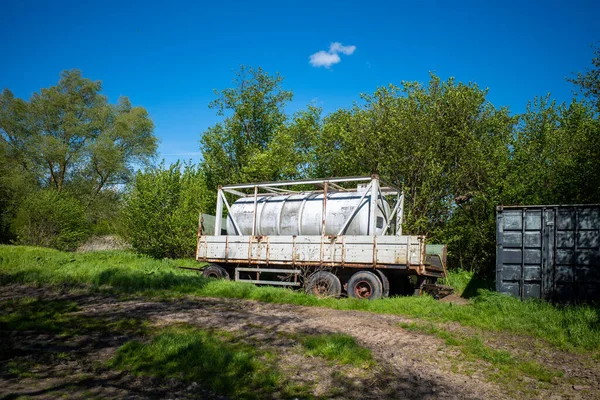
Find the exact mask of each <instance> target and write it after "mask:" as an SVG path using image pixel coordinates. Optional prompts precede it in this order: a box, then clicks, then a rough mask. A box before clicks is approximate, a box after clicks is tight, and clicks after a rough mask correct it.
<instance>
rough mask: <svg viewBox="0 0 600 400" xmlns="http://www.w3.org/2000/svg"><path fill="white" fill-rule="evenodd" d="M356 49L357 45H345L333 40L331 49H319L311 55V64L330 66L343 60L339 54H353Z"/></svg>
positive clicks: (314, 65)
mask: <svg viewBox="0 0 600 400" xmlns="http://www.w3.org/2000/svg"><path fill="white" fill-rule="evenodd" d="M354 50H356V46H344V45H343V44H341V43H340V42H333V43H331V45H330V46H329V50H328V51H325V50H321V51H317V52H316V53H315V54H311V55H310V57H309V62H310V65H312V66H313V67H317V68H318V67H325V68H329V67H331V66H332V65H334V64H337V63H339V62H340V61H342V59H341V58H340V56H339V54H340V53H341V54H344V55H347V56H349V55H351V54H352V53H354Z"/></svg>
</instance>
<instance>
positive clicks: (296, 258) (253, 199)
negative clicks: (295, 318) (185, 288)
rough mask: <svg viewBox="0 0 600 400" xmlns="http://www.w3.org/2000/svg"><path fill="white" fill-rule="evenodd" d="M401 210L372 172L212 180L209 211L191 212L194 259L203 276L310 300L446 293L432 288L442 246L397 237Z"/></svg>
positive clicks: (398, 198)
mask: <svg viewBox="0 0 600 400" xmlns="http://www.w3.org/2000/svg"><path fill="white" fill-rule="evenodd" d="M228 198H229V200H228ZM230 200H231V204H230ZM403 209H404V195H403V193H402V191H401V190H400V189H399V188H397V187H395V186H394V185H391V184H388V183H385V182H382V181H381V180H380V179H379V177H378V176H377V175H372V176H361V177H345V178H328V179H307V180H294V181H280V182H261V183H248V184H235V185H226V186H220V187H219V188H218V191H217V207H216V216H210V215H206V214H201V215H200V220H199V227H198V243H197V249H196V259H197V261H201V262H207V263H209V265H208V266H207V267H206V268H204V270H203V274H204V275H205V276H207V277H212V278H221V279H230V278H232V277H233V279H235V280H236V281H245V282H252V283H254V284H268V285H279V286H287V287H301V286H302V287H304V288H305V289H306V290H307V292H309V293H313V294H315V295H317V296H332V297H339V296H340V295H342V294H344V293H346V294H347V295H348V296H349V297H354V298H359V299H376V298H380V297H386V296H388V295H389V293H390V291H400V290H401V289H403V290H404V291H406V290H407V288H410V290H411V291H413V292H414V293H415V294H420V293H422V292H423V291H430V292H432V293H433V294H434V295H438V296H439V295H441V294H445V293H448V288H444V287H442V286H441V285H437V284H436V281H437V279H439V278H444V277H446V267H445V262H446V247H445V246H440V245H437V246H433V245H430V246H427V245H426V239H425V237H424V236H414V235H404V234H403V232H402V219H403ZM224 212H226V217H225V218H223V213H224ZM410 282H412V286H411V284H410Z"/></svg>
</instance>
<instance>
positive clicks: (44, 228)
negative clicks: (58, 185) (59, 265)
mask: <svg viewBox="0 0 600 400" xmlns="http://www.w3.org/2000/svg"><path fill="white" fill-rule="evenodd" d="M87 225H88V224H87V221H86V218H85V210H84V208H83V206H82V205H81V203H80V202H79V201H78V200H77V199H75V198H74V197H73V196H71V195H69V194H68V193H64V192H58V191H56V190H54V189H44V190H41V191H38V192H35V193H33V194H31V195H29V196H28V197H26V198H25V200H24V201H23V202H22V203H21V204H20V205H19V207H18V209H17V215H16V218H15V220H14V222H13V229H14V231H15V233H16V236H17V242H18V243H20V244H26V245H32V246H43V247H53V248H55V249H59V250H73V249H75V248H76V247H77V246H78V245H79V244H81V243H82V242H83V241H84V240H85V239H86V238H87V237H88V233H89V232H88V228H87Z"/></svg>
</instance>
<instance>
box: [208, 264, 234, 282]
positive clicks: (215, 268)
mask: <svg viewBox="0 0 600 400" xmlns="http://www.w3.org/2000/svg"><path fill="white" fill-rule="evenodd" d="M202 276H204V277H206V278H214V279H229V273H228V272H227V270H226V269H225V268H223V267H221V266H220V265H219V264H208V267H206V268H204V269H203V270H202Z"/></svg>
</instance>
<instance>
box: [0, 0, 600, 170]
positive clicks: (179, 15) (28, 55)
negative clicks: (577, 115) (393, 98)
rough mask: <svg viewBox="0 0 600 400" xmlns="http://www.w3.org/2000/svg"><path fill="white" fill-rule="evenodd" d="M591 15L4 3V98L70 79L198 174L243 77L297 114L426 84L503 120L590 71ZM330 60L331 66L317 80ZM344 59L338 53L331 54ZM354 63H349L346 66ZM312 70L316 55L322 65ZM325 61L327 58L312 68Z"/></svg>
mask: <svg viewBox="0 0 600 400" xmlns="http://www.w3.org/2000/svg"><path fill="white" fill-rule="evenodd" d="M599 16H600V2H598V1H586V0H572V1H526V0H521V1H428V2H417V1H411V2H404V1H390V2H367V1H357V2H354V1H337V2H333V1H331V2H330V1H304V2H285V1H260V0H253V1H247V2H242V1H236V2H231V1H213V2H198V1H196V2H194V1H190V2H178V1H170V2H152V1H144V2H129V1H118V2H112V1H76V2H63V1H46V2H31V1H7V0H3V1H1V2H0V38H2V40H0V55H1V57H2V61H1V62H0V88H4V87H8V88H10V89H11V90H12V91H13V92H15V94H16V95H17V96H19V97H23V98H29V97H30V96H31V94H32V93H33V92H35V91H38V90H39V89H40V88H42V87H47V86H50V85H53V84H56V82H57V81H58V78H59V73H60V71H62V70H65V69H71V68H78V69H80V70H82V72H83V74H84V76H86V77H88V78H91V79H94V80H101V81H102V82H103V85H104V86H103V87H104V93H105V94H106V95H108V96H109V99H110V101H111V102H115V101H116V100H117V99H118V97H119V95H126V96H129V98H130V99H131V101H132V102H133V104H134V105H141V106H144V107H145V108H146V109H147V110H148V111H149V113H150V115H151V117H152V119H153V120H154V122H155V124H156V131H155V133H156V134H157V136H159V138H160V139H161V144H160V147H159V151H160V153H161V156H163V157H164V158H165V159H166V160H167V161H169V162H170V161H174V160H176V159H178V158H181V159H190V158H191V159H192V160H194V161H198V160H199V159H200V156H199V153H198V152H199V138H200V135H201V134H202V132H203V131H204V130H205V129H206V128H207V127H208V126H211V125H213V124H215V123H216V122H218V121H219V117H217V116H216V115H215V113H214V111H213V110H210V109H208V103H209V102H210V101H211V100H213V99H214V95H213V89H222V88H225V87H227V86H228V85H229V84H230V83H231V79H232V78H233V76H234V73H235V71H236V70H237V69H238V67H239V65H240V64H245V65H249V66H255V67H257V66H261V67H262V68H263V69H265V70H266V71H269V72H279V73H280V74H281V75H283V76H284V77H285V81H284V86H285V87H286V88H288V89H292V90H293V91H294V101H293V102H292V103H291V105H290V106H289V108H288V111H289V112H294V111H296V110H298V109H301V108H303V107H305V106H306V105H307V104H308V103H310V102H316V103H317V104H318V105H320V106H321V107H323V109H324V111H325V112H330V111H333V110H335V109H337V108H340V107H349V106H351V105H352V102H353V101H355V100H358V98H359V93H361V92H373V91H374V90H375V89H376V87H377V86H380V85H386V84H389V83H396V84H399V83H400V81H402V80H418V81H422V82H425V81H427V79H428V72H429V71H434V72H436V73H437V74H438V75H440V76H441V77H442V78H444V79H446V78H448V77H450V76H453V77H456V79H457V80H460V81H463V82H476V83H477V84H478V85H480V86H481V87H488V88H489V89H490V92H489V97H488V99H489V100H490V101H491V102H492V103H493V104H494V105H496V106H508V107H510V109H511V110H512V111H513V112H521V111H523V110H524V108H525V105H526V103H527V101H528V100H530V99H532V98H533V97H534V96H537V95H545V94H547V93H552V95H553V97H554V98H556V99H557V100H559V101H568V100H570V99H571V98H572V93H571V91H572V86H571V85H570V84H569V83H567V82H565V80H564V78H565V77H567V76H570V75H571V73H572V72H574V71H582V70H584V69H585V68H587V67H589V66H591V58H592V53H593V51H592V49H591V48H590V45H592V44H594V43H596V44H600V42H599V41H600V22H599V21H600V18H599ZM334 42H339V43H341V45H343V46H354V48H351V47H344V48H340V47H337V48H334V50H337V51H333V52H329V59H331V58H332V57H333V58H334V60H335V59H336V56H335V54H337V56H338V57H339V61H340V62H339V63H337V64H333V65H331V66H330V67H329V68H326V67H324V66H321V67H315V66H313V65H311V64H310V63H309V57H310V56H311V55H312V54H315V53H317V52H319V51H323V52H325V53H327V52H328V51H329V50H330V46H331V43H334ZM340 49H341V50H340ZM345 53H351V54H345ZM321 56H325V57H324V58H325V59H328V57H326V54H323V53H321ZM321 59H323V58H321Z"/></svg>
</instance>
